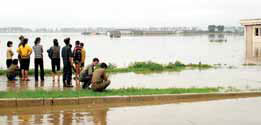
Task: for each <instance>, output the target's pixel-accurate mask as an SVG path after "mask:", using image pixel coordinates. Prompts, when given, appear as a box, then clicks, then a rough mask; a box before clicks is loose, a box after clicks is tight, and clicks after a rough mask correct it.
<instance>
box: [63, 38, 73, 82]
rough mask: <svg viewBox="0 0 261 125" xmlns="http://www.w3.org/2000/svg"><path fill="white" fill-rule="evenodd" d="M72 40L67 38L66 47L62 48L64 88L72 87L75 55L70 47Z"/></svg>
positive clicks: (65, 40)
mask: <svg viewBox="0 0 261 125" xmlns="http://www.w3.org/2000/svg"><path fill="white" fill-rule="evenodd" d="M70 40H71V39H70V38H65V39H64V43H65V46H64V47H63V48H62V58H63V86H64V87H73V86H72V68H73V54H72V50H71V47H70Z"/></svg>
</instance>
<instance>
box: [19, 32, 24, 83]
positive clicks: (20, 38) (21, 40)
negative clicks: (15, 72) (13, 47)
mask: <svg viewBox="0 0 261 125" xmlns="http://www.w3.org/2000/svg"><path fill="white" fill-rule="evenodd" d="M18 39H19V41H20V42H19V44H18V48H19V47H20V46H21V45H22V44H23V41H24V39H25V38H24V36H23V35H21V36H20V37H19V38H18ZM17 58H18V62H19V64H20V66H21V55H20V54H19V53H18V57H17ZM19 77H20V78H22V70H21V69H19Z"/></svg>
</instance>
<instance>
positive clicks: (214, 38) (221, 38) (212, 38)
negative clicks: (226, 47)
mask: <svg viewBox="0 0 261 125" xmlns="http://www.w3.org/2000/svg"><path fill="white" fill-rule="evenodd" d="M225 36H226V35H225V33H218V34H215V33H211V34H209V35H208V39H209V42H220V43H222V42H227V39H226V37H225Z"/></svg>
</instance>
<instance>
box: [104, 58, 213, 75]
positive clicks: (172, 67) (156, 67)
mask: <svg viewBox="0 0 261 125" xmlns="http://www.w3.org/2000/svg"><path fill="white" fill-rule="evenodd" d="M208 68H212V66H211V65H208V64H188V65H185V64H183V63H181V62H179V61H176V62H175V63H169V64H166V65H164V64H159V63H155V62H135V63H133V64H131V65H129V66H128V67H126V68H117V67H116V66H114V65H109V69H108V70H107V71H108V72H109V73H124V72H135V73H151V72H164V71H172V72H174V71H176V72H179V71H182V70H185V69H208Z"/></svg>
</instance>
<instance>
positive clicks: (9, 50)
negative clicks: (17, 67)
mask: <svg viewBox="0 0 261 125" xmlns="http://www.w3.org/2000/svg"><path fill="white" fill-rule="evenodd" d="M7 47H8V48H7V51H6V67H7V69H8V68H9V67H10V66H11V65H12V62H13V56H14V52H13V50H12V47H13V42H12V41H8V42H7Z"/></svg>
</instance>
